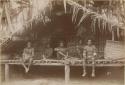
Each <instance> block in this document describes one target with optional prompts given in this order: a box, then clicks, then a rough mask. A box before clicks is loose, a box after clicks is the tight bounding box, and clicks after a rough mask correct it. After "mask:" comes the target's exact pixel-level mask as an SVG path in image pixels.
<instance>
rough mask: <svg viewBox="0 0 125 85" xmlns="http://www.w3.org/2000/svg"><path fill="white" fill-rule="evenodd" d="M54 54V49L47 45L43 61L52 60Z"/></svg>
mask: <svg viewBox="0 0 125 85" xmlns="http://www.w3.org/2000/svg"><path fill="white" fill-rule="evenodd" d="M52 54H53V49H52V48H51V47H50V44H47V46H46V47H45V49H44V52H43V59H48V58H50V57H51V56H52Z"/></svg>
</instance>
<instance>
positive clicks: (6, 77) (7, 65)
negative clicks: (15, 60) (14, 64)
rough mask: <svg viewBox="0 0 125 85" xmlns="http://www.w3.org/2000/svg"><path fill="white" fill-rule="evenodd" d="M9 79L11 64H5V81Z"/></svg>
mask: <svg viewBox="0 0 125 85" xmlns="http://www.w3.org/2000/svg"><path fill="white" fill-rule="evenodd" d="M8 80H9V64H5V81H8Z"/></svg>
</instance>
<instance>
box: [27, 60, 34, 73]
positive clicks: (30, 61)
mask: <svg viewBox="0 0 125 85" xmlns="http://www.w3.org/2000/svg"><path fill="white" fill-rule="evenodd" d="M32 61H33V58H29V63H28V67H27V72H28V71H29V69H30V66H31V64H32Z"/></svg>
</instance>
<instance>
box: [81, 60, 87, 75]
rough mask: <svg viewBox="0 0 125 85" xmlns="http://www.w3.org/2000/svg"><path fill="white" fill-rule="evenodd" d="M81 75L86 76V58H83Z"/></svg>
mask: <svg viewBox="0 0 125 85" xmlns="http://www.w3.org/2000/svg"><path fill="white" fill-rule="evenodd" d="M82 76H83V77H85V76H86V59H85V58H83V74H82Z"/></svg>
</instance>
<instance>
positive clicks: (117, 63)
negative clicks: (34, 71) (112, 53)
mask: <svg viewBox="0 0 125 85" xmlns="http://www.w3.org/2000/svg"><path fill="white" fill-rule="evenodd" d="M0 64H4V65H5V68H4V69H5V81H8V80H9V69H10V68H9V65H21V64H22V61H21V60H0ZM124 64H125V61H124V60H106V59H99V60H96V61H95V66H96V67H104V66H111V67H112V66H113V67H117V66H118V67H119V66H120V67H122V66H124ZM32 65H40V66H64V69H65V82H66V83H68V82H69V80H70V66H82V60H53V59H47V60H33V63H32ZM86 65H87V66H92V61H91V60H88V61H87V64H86Z"/></svg>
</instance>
